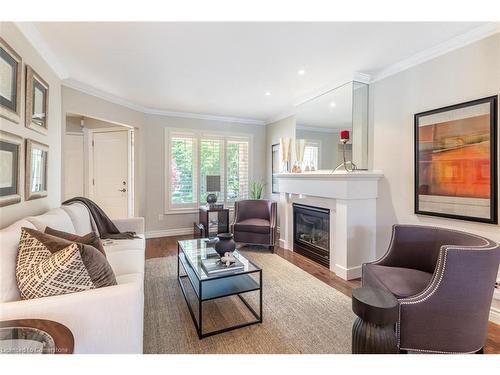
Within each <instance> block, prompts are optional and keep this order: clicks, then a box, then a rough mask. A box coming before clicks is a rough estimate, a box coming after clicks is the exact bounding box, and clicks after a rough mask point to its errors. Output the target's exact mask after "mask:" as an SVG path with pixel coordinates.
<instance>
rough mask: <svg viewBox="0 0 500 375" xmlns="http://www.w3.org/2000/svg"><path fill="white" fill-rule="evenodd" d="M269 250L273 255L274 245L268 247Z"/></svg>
mask: <svg viewBox="0 0 500 375" xmlns="http://www.w3.org/2000/svg"><path fill="white" fill-rule="evenodd" d="M269 250H271V253H273V254H274V245H271V246H269Z"/></svg>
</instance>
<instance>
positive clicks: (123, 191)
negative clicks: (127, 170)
mask: <svg viewBox="0 0 500 375" xmlns="http://www.w3.org/2000/svg"><path fill="white" fill-rule="evenodd" d="M118 191H121V192H122V193H125V192H126V191H127V189H125V188H123V189H118Z"/></svg>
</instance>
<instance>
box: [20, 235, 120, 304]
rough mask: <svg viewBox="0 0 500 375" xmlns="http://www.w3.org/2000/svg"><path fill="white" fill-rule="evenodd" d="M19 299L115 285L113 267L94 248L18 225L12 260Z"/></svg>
mask: <svg viewBox="0 0 500 375" xmlns="http://www.w3.org/2000/svg"><path fill="white" fill-rule="evenodd" d="M16 279H17V285H18V287H19V291H20V292H21V298H22V299H31V298H40V297H48V296H54V295H60V294H67V293H74V292H80V291H84V290H89V289H95V288H101V287H104V286H111V285H116V278H115V275H114V273H113V269H112V268H111V266H110V265H109V263H108V261H107V260H106V258H105V257H104V256H103V255H102V254H101V253H100V252H99V251H98V250H97V249H95V248H94V247H92V246H90V245H85V244H82V243H76V242H71V241H68V240H65V239H62V238H58V237H55V236H51V235H49V234H46V233H42V232H39V231H37V230H34V229H30V228H22V230H21V239H20V241H19V252H18V254H17V259H16Z"/></svg>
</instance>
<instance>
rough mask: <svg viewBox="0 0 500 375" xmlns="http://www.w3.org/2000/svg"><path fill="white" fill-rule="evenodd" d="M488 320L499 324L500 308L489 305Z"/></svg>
mask: <svg viewBox="0 0 500 375" xmlns="http://www.w3.org/2000/svg"><path fill="white" fill-rule="evenodd" d="M490 322H493V323H495V324H499V325H500V309H498V308H496V307H491V309H490Z"/></svg>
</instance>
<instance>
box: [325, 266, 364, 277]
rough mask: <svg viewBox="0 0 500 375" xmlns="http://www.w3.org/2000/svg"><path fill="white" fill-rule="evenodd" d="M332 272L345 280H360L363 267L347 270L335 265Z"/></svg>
mask: <svg viewBox="0 0 500 375" xmlns="http://www.w3.org/2000/svg"><path fill="white" fill-rule="evenodd" d="M330 271H333V272H334V273H335V274H336V275H337V276H338V277H340V278H342V279H344V280H352V279H358V278H360V277H361V266H356V267H351V268H345V267H343V266H341V265H340V264H335V266H334V269H333V270H332V269H330Z"/></svg>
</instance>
